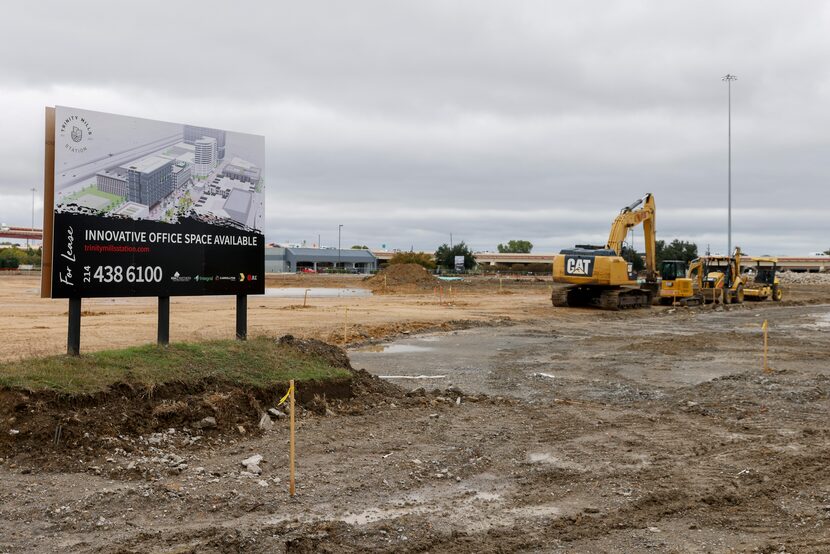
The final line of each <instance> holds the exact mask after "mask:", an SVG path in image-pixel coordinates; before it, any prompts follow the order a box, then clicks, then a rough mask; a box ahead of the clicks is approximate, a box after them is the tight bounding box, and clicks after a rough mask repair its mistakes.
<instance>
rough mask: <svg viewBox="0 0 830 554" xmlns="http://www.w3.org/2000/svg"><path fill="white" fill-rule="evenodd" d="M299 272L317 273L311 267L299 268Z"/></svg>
mask: <svg viewBox="0 0 830 554" xmlns="http://www.w3.org/2000/svg"><path fill="white" fill-rule="evenodd" d="M300 273H317V270H316V269H314V268H311V267H304V268H302V269H300Z"/></svg>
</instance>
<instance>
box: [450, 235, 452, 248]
mask: <svg viewBox="0 0 830 554" xmlns="http://www.w3.org/2000/svg"><path fill="white" fill-rule="evenodd" d="M450 250H452V233H450Z"/></svg>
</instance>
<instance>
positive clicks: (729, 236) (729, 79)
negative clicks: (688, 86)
mask: <svg viewBox="0 0 830 554" xmlns="http://www.w3.org/2000/svg"><path fill="white" fill-rule="evenodd" d="M737 79H738V78H737V77H736V76H735V75H731V74H729V73H727V74H726V75H724V76H723V78H722V79H721V80H722V81H726V85H727V88H728V98H729V111H728V114H729V115H728V119H729V135H728V136H729V138H728V142H729V176H728V183H729V185H728V187H729V207H728V212H729V215H728V224H727V242H726V255H727V256H731V255H732V81H736V80H737Z"/></svg>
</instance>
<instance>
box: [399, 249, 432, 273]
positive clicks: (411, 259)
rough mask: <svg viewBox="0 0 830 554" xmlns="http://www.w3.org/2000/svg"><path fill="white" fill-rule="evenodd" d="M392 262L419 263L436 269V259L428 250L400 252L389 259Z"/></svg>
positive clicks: (427, 267)
mask: <svg viewBox="0 0 830 554" xmlns="http://www.w3.org/2000/svg"><path fill="white" fill-rule="evenodd" d="M389 263H390V264H418V265H420V266H423V267H425V268H426V269H435V260H433V259H432V256H430V255H429V254H427V253H426V252H398V253H397V254H395V255H394V256H392V258H391V259H390V260H389Z"/></svg>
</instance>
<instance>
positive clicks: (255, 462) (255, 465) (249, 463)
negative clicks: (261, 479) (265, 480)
mask: <svg viewBox="0 0 830 554" xmlns="http://www.w3.org/2000/svg"><path fill="white" fill-rule="evenodd" d="M260 463H262V454H254V455H253V456H251V457H249V458H245V459H244V460H242V462H241V464H242V466H243V467H244V468H245V471H247V472H248V473H252V474H254V475H259V474H260V473H262V468H261V467H259V464H260Z"/></svg>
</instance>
